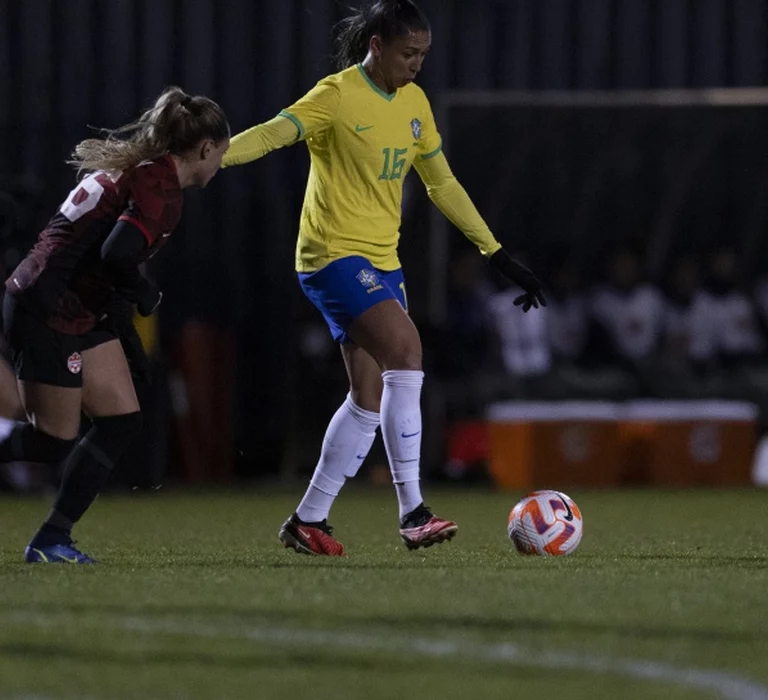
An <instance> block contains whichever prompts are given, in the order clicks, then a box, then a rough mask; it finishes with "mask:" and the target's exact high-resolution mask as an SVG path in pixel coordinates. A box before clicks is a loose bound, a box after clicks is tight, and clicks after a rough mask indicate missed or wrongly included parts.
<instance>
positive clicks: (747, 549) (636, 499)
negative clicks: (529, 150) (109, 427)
mask: <svg viewBox="0 0 768 700" xmlns="http://www.w3.org/2000/svg"><path fill="white" fill-rule="evenodd" d="M300 491H301V489H298V488H297V489H295V490H292V491H291V493H285V492H280V491H267V490H265V491H264V492H258V491H253V492H238V493H217V494H214V495H199V494H189V493H173V492H170V491H168V492H165V493H163V492H161V493H159V494H156V495H153V496H148V497H137V498H119V497H112V498H102V499H100V500H99V502H97V504H96V505H95V506H94V508H93V510H92V511H91V512H90V513H89V514H88V516H87V518H86V519H85V520H84V521H83V523H82V525H81V526H80V528H79V529H78V531H77V533H76V536H77V538H78V539H79V543H80V545H81V546H82V547H83V549H84V550H85V551H87V552H89V553H90V554H92V555H93V556H95V557H97V558H99V559H101V560H102V564H101V565H100V566H94V567H68V566H61V565H58V566H29V565H26V564H24V563H22V552H23V548H24V545H25V544H26V541H27V539H28V538H29V535H30V534H31V533H32V532H33V531H34V529H35V528H36V525H37V523H38V521H39V519H40V518H41V516H43V515H44V514H45V512H46V510H47V503H45V502H43V501H41V500H35V499H23V500H19V499H4V500H1V499H0V700H7V699H9V698H14V699H17V700H22V699H23V700H32V699H33V698H34V699H35V700H46V699H49V698H57V699H58V698H73V699H74V698H77V699H78V700H93V699H95V698H146V699H149V698H193V699H197V698H200V699H208V698H216V699H219V698H225V699H227V700H228V699H231V698H249V699H250V698H290V699H291V700H303V699H304V698H306V699H307V700H318V699H320V698H366V699H367V698H374V699H378V698H382V699H384V698H387V699H389V698H400V697H403V698H423V699H429V698H440V699H441V700H447V699H449V698H450V699H453V698H456V699H458V698H462V699H464V698H503V699H504V700H509V699H510V698H529V697H534V694H537V696H538V697H546V696H551V697H564V696H565V697H568V698H569V700H575V699H577V698H590V699H594V698H611V699H613V698H622V699H635V698H665V699H666V698H669V699H677V698H680V699H682V698H690V699H692V698H716V697H722V698H744V699H745V700H766V699H768V544H766V530H768V527H767V526H768V493H766V492H760V491H727V492H711V491H695V492H684V491H679V492H673V491H669V492H655V491H627V492H579V491H574V492H572V493H570V495H571V496H572V497H573V498H574V499H575V500H576V502H577V503H578V504H579V506H580V507H581V509H582V512H583V514H584V522H585V531H584V532H585V534H584V539H583V541H582V544H581V547H580V548H579V550H578V551H577V552H576V553H575V554H574V555H573V556H571V557H563V558H557V559H552V558H549V559H539V558H528V557H522V556H519V555H517V554H516V553H515V552H514V551H513V550H512V548H511V545H510V544H509V543H508V541H507V539H506V531H505V526H506V517H507V513H508V511H509V510H510V508H511V507H512V505H514V502H515V500H516V498H517V496H518V495H519V494H506V495H505V494H497V493H490V492H486V491H478V490H467V491H435V490H431V491H430V492H429V494H428V495H429V501H428V502H429V503H430V504H431V505H432V506H433V507H434V509H435V511H436V512H438V513H440V514H442V515H445V516H450V517H452V518H454V519H456V520H457V522H458V523H459V526H460V532H459V535H458V537H457V538H456V539H455V540H454V541H453V542H452V543H450V544H445V545H442V546H440V547H433V548H431V549H429V550H422V551H420V552H416V553H414V552H408V551H407V550H406V549H405V548H404V547H403V546H402V545H401V544H400V543H399V541H398V537H397V529H396V528H397V525H396V502H395V498H394V494H392V493H391V492H389V491H388V490H386V489H385V490H370V491H369V490H352V489H348V490H346V491H345V492H344V494H343V495H342V497H341V498H340V499H339V501H338V504H337V506H336V507H335V509H334V512H333V514H332V515H333V517H332V519H331V521H332V523H333V524H334V525H335V526H336V534H337V535H338V537H339V539H340V540H341V541H342V542H344V544H345V545H346V547H347V549H348V551H349V556H348V557H346V558H344V559H333V560H332V559H324V558H310V557H302V556H298V555H296V554H295V553H293V552H291V551H287V550H283V549H281V548H280V546H279V543H278V541H277V537H276V535H277V530H278V528H279V526H280V524H281V522H282V520H283V519H284V518H285V517H286V516H287V515H288V514H289V513H290V512H291V510H292V509H293V507H294V506H295V503H296V500H297V498H298V497H299V496H300Z"/></svg>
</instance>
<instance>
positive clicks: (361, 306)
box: [299, 255, 408, 343]
mask: <svg viewBox="0 0 768 700" xmlns="http://www.w3.org/2000/svg"><path fill="white" fill-rule="evenodd" d="M299 284H300V285H301V289H302V291H303V292H304V294H306V295H307V298H308V299H309V300H310V301H311V302H312V303H313V304H314V305H315V306H316V307H317V308H318V309H319V310H320V313H321V314H323V318H325V322H326V323H327V324H328V328H329V329H330V330H331V335H332V336H333V339H334V340H336V341H338V342H339V343H346V342H349V337H348V336H347V330H348V329H349V326H350V325H351V324H352V321H354V320H355V319H356V318H357V317H358V316H360V315H361V314H362V313H363V312H364V311H367V310H368V309H370V308H371V307H372V306H374V305H375V304H378V303H379V302H380V301H384V300H386V299H396V300H397V301H398V302H400V306H402V307H403V308H404V309H405V310H406V311H407V310H408V304H407V302H406V297H405V281H404V279H403V271H402V270H401V269H399V268H398V269H397V270H393V271H392V272H384V271H382V270H377V269H376V268H375V267H374V266H373V265H371V263H370V262H369V261H368V260H367V259H366V258H364V257H362V256H360V255H353V256H350V257H348V258H339V259H338V260H334V261H333V262H332V263H328V264H327V265H326V266H325V267H323V268H322V269H320V270H318V271H317V272H306V273H303V272H300V273H299Z"/></svg>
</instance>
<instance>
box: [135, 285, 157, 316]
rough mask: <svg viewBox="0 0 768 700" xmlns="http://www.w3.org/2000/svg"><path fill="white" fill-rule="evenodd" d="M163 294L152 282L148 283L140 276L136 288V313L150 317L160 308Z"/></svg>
mask: <svg viewBox="0 0 768 700" xmlns="http://www.w3.org/2000/svg"><path fill="white" fill-rule="evenodd" d="M162 300H163V293H162V292H161V291H160V290H159V289H158V288H157V286H156V285H155V283H154V282H150V281H149V280H148V279H147V278H146V277H144V276H143V275H142V276H140V278H139V281H138V285H137V288H136V311H138V312H139V314H140V315H142V316H151V315H152V314H153V313H154V312H155V311H156V309H157V307H158V306H160V302H161V301H162Z"/></svg>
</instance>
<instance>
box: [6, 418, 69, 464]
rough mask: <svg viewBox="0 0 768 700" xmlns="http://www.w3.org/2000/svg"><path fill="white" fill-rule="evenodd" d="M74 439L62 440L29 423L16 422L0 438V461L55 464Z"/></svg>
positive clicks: (63, 456)
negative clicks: (5, 434) (1, 438)
mask: <svg viewBox="0 0 768 700" xmlns="http://www.w3.org/2000/svg"><path fill="white" fill-rule="evenodd" d="M74 444H75V440H62V439H61V438H57V437H54V436H53V435H48V433H44V432H43V431H42V430H37V429H36V428H35V427H34V426H33V425H32V424H31V423H17V424H16V425H14V426H13V429H12V430H11V432H10V433H8V435H7V436H6V438H5V439H4V440H0V462H43V463H44V464H56V463H57V462H60V461H61V460H62V459H64V458H65V457H66V456H67V454H69V451H70V450H71V449H72V447H73V445H74Z"/></svg>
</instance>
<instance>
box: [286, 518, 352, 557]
mask: <svg viewBox="0 0 768 700" xmlns="http://www.w3.org/2000/svg"><path fill="white" fill-rule="evenodd" d="M332 532H333V528H332V527H331V526H330V525H328V523H327V522H326V521H325V520H321V521H320V522H319V523H305V522H303V521H302V520H300V519H299V516H298V515H296V513H294V514H293V515H292V516H291V517H290V518H288V520H286V521H285V522H284V523H283V527H281V528H280V534H279V535H278V537H279V538H280V541H281V542H282V543H283V544H284V545H285V547H286V548H289V547H290V548H291V549H295V550H296V551H297V552H298V553H299V554H315V555H325V556H328V557H343V556H346V555H345V554H344V545H343V544H341V542H339V541H338V540H337V539H336V538H335V537H333V535H332V534H331V533H332Z"/></svg>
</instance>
